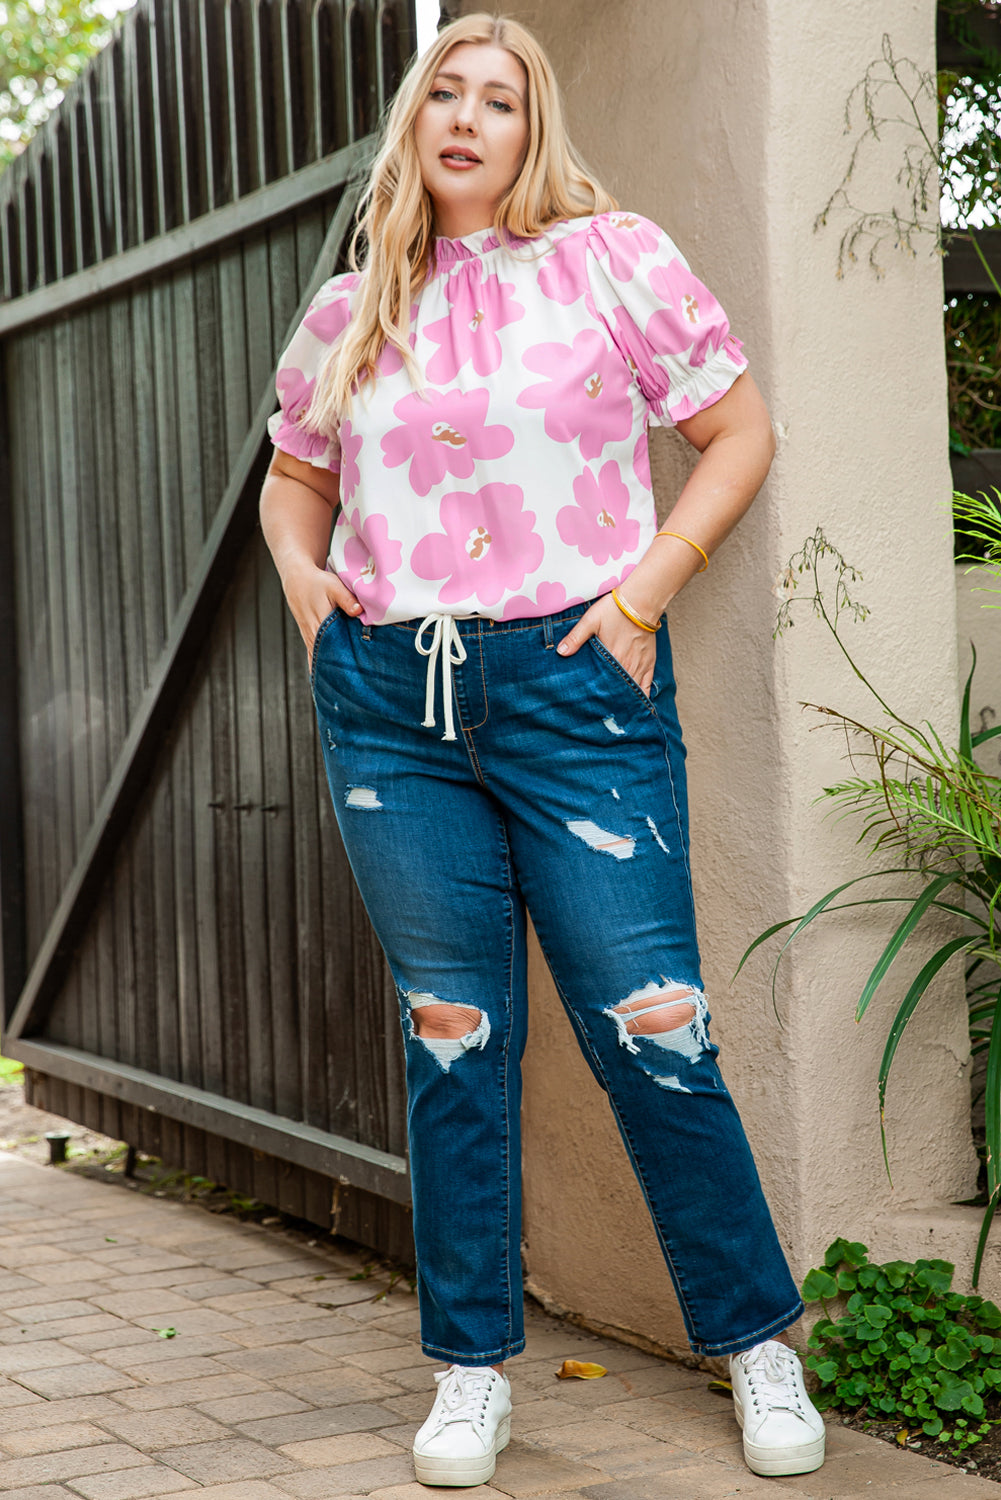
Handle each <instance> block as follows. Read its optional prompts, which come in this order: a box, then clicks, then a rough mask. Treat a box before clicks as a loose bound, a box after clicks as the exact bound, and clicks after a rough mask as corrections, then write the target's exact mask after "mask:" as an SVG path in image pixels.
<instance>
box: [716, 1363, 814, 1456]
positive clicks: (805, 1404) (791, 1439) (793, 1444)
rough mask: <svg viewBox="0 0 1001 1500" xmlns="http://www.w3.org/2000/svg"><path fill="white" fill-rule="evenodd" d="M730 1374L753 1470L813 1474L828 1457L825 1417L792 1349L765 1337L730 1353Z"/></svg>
mask: <svg viewBox="0 0 1001 1500" xmlns="http://www.w3.org/2000/svg"><path fill="white" fill-rule="evenodd" d="M730 1379H731V1381H732V1382H733V1405H734V1411H735V1412H736V1416H737V1422H738V1423H739V1425H740V1427H741V1428H742V1430H743V1433H744V1458H745V1460H746V1462H747V1467H748V1468H749V1469H750V1470H751V1472H752V1473H753V1474H763V1475H765V1476H768V1477H773V1476H775V1475H777V1474H811V1473H812V1472H813V1470H814V1469H819V1468H820V1466H821V1464H822V1463H823V1462H824V1440H825V1433H824V1419H823V1417H822V1416H821V1415H820V1412H819V1411H818V1410H817V1408H816V1407H815V1406H814V1404H813V1402H812V1401H811V1400H810V1398H809V1396H808V1395H807V1393H806V1386H805V1385H804V1383H803V1366H802V1365H801V1364H800V1362H799V1360H798V1358H797V1357H796V1355H795V1354H794V1353H793V1351H792V1350H791V1349H789V1348H787V1346H786V1345H785V1344H780V1343H778V1342H777V1341H776V1340H775V1339H767V1340H766V1342H765V1343H763V1344H756V1345H755V1346H754V1348H753V1349H746V1350H745V1351H744V1353H743V1354H731V1356H730Z"/></svg>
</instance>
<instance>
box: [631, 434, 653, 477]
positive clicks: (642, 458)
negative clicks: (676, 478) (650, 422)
mask: <svg viewBox="0 0 1001 1500" xmlns="http://www.w3.org/2000/svg"><path fill="white" fill-rule="evenodd" d="M633 473H634V474H635V475H636V478H637V479H638V480H639V482H640V484H641V485H642V486H643V488H644V489H645V490H652V489H653V479H652V477H651V475H650V439H649V437H648V435H647V432H646V429H645V428H644V430H643V431H642V432H641V433H640V435H639V437H638V438H637V439H636V447H635V448H634V449H633Z"/></svg>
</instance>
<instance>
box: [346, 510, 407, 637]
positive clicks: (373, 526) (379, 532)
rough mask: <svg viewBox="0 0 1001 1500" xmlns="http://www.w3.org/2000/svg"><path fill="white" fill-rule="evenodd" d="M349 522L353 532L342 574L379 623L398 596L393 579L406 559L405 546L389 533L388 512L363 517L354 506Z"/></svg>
mask: <svg viewBox="0 0 1001 1500" xmlns="http://www.w3.org/2000/svg"><path fill="white" fill-rule="evenodd" d="M348 525H349V526H350V527H351V530H352V532H353V535H352V536H350V537H349V538H348V540H347V541H346V542H345V544H344V568H343V570H342V573H341V578H342V579H343V581H344V582H345V583H346V584H347V585H348V587H349V588H350V589H351V591H352V593H353V594H355V595H356V596H357V598H358V600H359V602H360V603H361V604H363V605H364V606H365V608H364V617H365V619H366V621H368V623H369V624H377V623H378V621H379V620H381V619H382V618H383V617H384V615H385V614H386V611H387V610H388V609H389V606H390V605H391V604H392V602H393V600H394V599H395V598H396V589H395V588H394V586H393V585H392V584H391V583H390V581H389V579H390V575H391V574H393V573H395V572H397V571H398V569H399V566H400V563H401V562H402V560H403V547H402V545H401V544H400V543H399V542H397V541H394V540H393V538H392V537H391V536H390V535H389V522H388V521H387V519H386V517H385V516H382V515H372V516H366V517H364V519H363V518H362V513H361V511H360V510H354V511H352V513H351V515H350V516H349V517H348Z"/></svg>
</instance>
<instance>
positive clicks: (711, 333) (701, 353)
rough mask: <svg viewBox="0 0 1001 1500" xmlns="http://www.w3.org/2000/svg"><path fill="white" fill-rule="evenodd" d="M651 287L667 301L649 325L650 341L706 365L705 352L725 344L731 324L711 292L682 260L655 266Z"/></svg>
mask: <svg viewBox="0 0 1001 1500" xmlns="http://www.w3.org/2000/svg"><path fill="white" fill-rule="evenodd" d="M650 287H651V289H652V291H653V293H654V295H655V296H656V297H657V298H658V300H659V301H660V302H662V303H663V304H664V306H663V307H662V309H661V310H660V311H659V312H655V313H654V315H653V317H652V318H651V319H650V321H649V323H648V324H647V325H646V336H647V340H648V341H649V343H651V344H652V345H653V347H654V348H655V349H656V350H657V351H658V352H659V353H664V354H682V353H684V352H685V350H688V351H690V352H689V354H688V363H689V364H690V365H691V366H692V367H693V368H697V367H698V366H699V365H704V364H705V362H706V355H707V354H710V353H713V354H715V352H716V350H717V349H718V348H719V346H720V344H722V342H723V340H724V339H725V338H726V335H727V333H728V332H729V328H730V325H729V323H728V322H727V320H726V314H725V313H724V311H723V309H722V308H721V307H720V305H719V303H718V302H717V301H716V298H715V297H714V296H713V294H712V292H710V291H709V290H708V288H707V287H704V286H703V285H702V283H701V281H700V280H699V278H698V277H697V276H694V275H693V274H692V272H691V271H689V270H688V268H687V266H686V265H685V264H684V262H683V261H681V260H672V261H671V263H670V265H668V266H654V268H653V270H652V271H651V272H650Z"/></svg>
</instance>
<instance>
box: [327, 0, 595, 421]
mask: <svg viewBox="0 0 1001 1500" xmlns="http://www.w3.org/2000/svg"><path fill="white" fill-rule="evenodd" d="M463 42H472V43H475V44H479V45H482V46H494V47H503V48H504V49H505V50H506V51H507V52H510V53H511V54H512V56H514V57H517V58H518V59H519V61H520V62H521V64H522V66H523V67H524V69H525V73H526V76H527V79H528V91H527V100H526V103H527V110H528V147H527V150H526V153H525V160H524V164H523V165H522V169H521V171H520V172H519V174H518V177H517V178H516V179H515V181H514V182H513V183H512V184H511V187H510V188H509V190H508V192H507V193H506V195H505V196H504V198H503V199H502V200H501V202H500V204H499V205H498V208H497V212H496V214H495V217H494V228H495V230H496V231H497V233H498V236H499V238H500V239H501V240H502V241H504V240H505V239H506V238H507V237H508V236H512V235H513V236H517V237H519V238H522V239H532V238H534V237H535V236H536V235H539V234H541V233H542V231H543V230H544V229H546V228H548V226H549V225H550V224H553V223H555V222H556V221H557V220H559V219H569V218H577V217H579V216H581V215H584V214H595V213H603V212H605V211H606V210H608V209H614V208H617V207H618V204H617V203H616V201H615V199H614V198H612V197H611V196H610V195H609V194H608V193H606V192H605V190H604V188H603V187H602V186H601V184H600V183H599V182H597V181H596V179H595V178H594V177H592V176H591V174H590V173H589V172H588V170H587V168H586V167H585V166H584V163H583V162H582V161H581V159H580V157H579V156H578V155H577V153H576V151H575V150H574V148H573V146H572V145H571V143H570V141H569V139H568V137H567V133H566V127H565V125H564V122H563V106H562V103H561V100H560V92H559V87H558V85H557V82H556V77H555V75H554V73H553V69H552V65H551V64H550V62H549V59H548V58H547V57H546V54H545V53H544V52H543V50H542V48H541V47H540V46H539V43H538V42H537V41H536V40H535V38H534V37H533V36H532V34H531V32H530V31H527V30H526V29H525V27H524V26H522V25H520V23H519V22H517V21H513V20H510V19H508V18H507V17H505V16H491V15H486V14H477V15H472V16H463V17H461V18H460V19H459V20H457V21H453V22H452V23H451V25H449V26H446V27H445V28H444V29H443V30H442V31H440V32H439V33H438V36H437V39H436V40H435V41H434V43H433V44H432V45H431V46H430V47H429V48H428V50H427V51H426V52H425V53H424V55H423V57H420V58H416V59H415V60H414V62H413V63H412V64H411V67H410V70H409V72H408V73H407V75H406V77H405V78H404V80H403V82H402V84H401V85H400V88H399V91H398V93H397V95H396V98H395V100H394V101H393V105H392V108H391V109H390V112H389V116H388V119H387V121H386V127H385V134H384V138H383V144H382V147H381V149H380V151H379V154H378V155H377V157H376V159H375V162H374V164H373V166H372V172H371V175H370V177H369V182H368V186H367V187H366V189H365V192H364V194H363V195H362V200H361V205H360V218H359V221H358V225H357V228H356V229H355V232H354V234H353V236H352V239H351V247H350V251H349V264H350V265H351V268H352V269H353V270H356V271H357V270H359V269H361V270H362V271H363V274H362V277H361V281H360V282H359V284H358V287H357V288H356V291H355V294H354V298H353V304H352V309H351V321H350V323H349V324H348V326H347V328H346V329H345V331H344V333H343V334H342V336H341V337H340V339H338V341H337V342H336V343H335V345H334V347H333V349H332V350H331V351H330V353H329V354H328V356H327V358H326V359H325V361H324V364H323V366H322V368H321V370H320V372H319V375H318V377H317V381H316V387H315V389H314V392H313V397H312V400H311V401H310V405H309V409H308V412H307V414H306V426H307V427H309V428H311V429H312V430H314V431H319V432H330V431H333V430H334V428H335V427H336V425H337V422H338V421H339V420H340V418H341V417H342V416H344V415H346V414H347V413H348V412H350V410H351V398H352V393H353V392H354V391H355V390H356V389H357V388H358V387H360V386H361V385H362V384H363V383H364V382H365V381H367V380H374V378H375V375H376V366H377V362H378V359H379V355H380V354H381V353H382V350H383V349H384V347H385V346H386V345H387V344H390V345H392V347H393V348H394V349H396V350H397V351H398V352H399V354H400V357H401V358H402V360H403V363H404V365H405V366H406V368H407V370H408V371H409V374H410V378H411V381H412V382H413V384H414V387H415V388H416V389H423V384H424V380H423V373H422V371H421V370H420V368H419V366H418V364H417V361H416V360H415V358H414V355H413V350H412V349H411V347H410V342H409V334H410V304H411V302H412V301H413V299H414V298H415V297H416V296H417V294H418V293H419V292H420V290H421V288H422V287H423V286H424V284H425V282H426V281H427V279H428V276H429V274H430V271H431V268H432V262H433V252H434V240H435V234H434V212H433V205H432V202H431V198H430V195H429V194H428V191H427V189H426V188H425V186H424V184H423V182H422V180H421V170H420V163H419V161H418V157H417V147H416V143H415V139H414V122H415V120H416V118H417V113H418V110H419V109H420V108H421V106H422V105H423V103H424V101H425V99H426V98H427V97H428V93H429V90H430V87H431V83H432V81H433V79H434V76H435V74H436V73H437V72H438V71H439V69H440V67H441V64H442V60H443V58H444V57H445V56H446V54H447V53H449V52H450V51H451V50H452V48H453V47H457V46H459V45H460V44H461V43H463ZM362 242H363V243H364V246H365V255H364V264H363V265H360V263H359V254H358V250H359V244H360V243H362Z"/></svg>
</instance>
